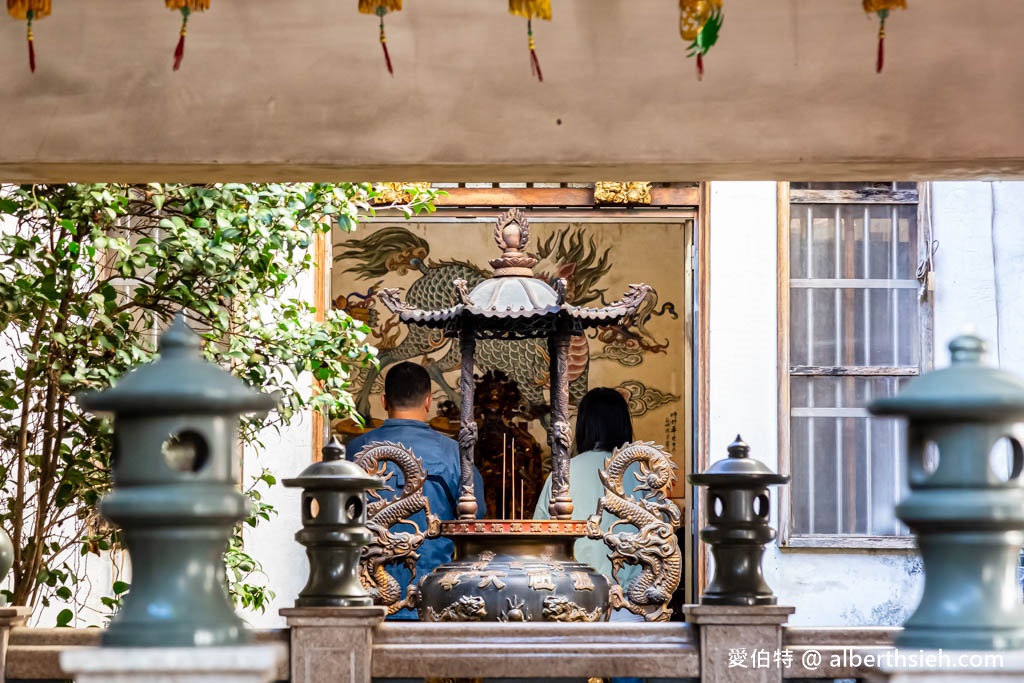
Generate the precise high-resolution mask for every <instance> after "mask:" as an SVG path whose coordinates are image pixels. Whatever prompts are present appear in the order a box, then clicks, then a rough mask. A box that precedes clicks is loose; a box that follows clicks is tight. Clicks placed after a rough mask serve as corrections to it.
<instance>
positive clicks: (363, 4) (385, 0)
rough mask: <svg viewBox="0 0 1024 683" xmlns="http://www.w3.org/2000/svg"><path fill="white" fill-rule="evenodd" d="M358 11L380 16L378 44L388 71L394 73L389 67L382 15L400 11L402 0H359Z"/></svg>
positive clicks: (389, 56)
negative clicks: (381, 49)
mask: <svg viewBox="0 0 1024 683" xmlns="http://www.w3.org/2000/svg"><path fill="white" fill-rule="evenodd" d="M359 11H360V12H362V13H363V14H376V15H377V16H378V17H380V46H381V48H383V50H384V64H386V65H387V67H388V73H389V74H391V75H392V76H394V75H395V70H394V69H392V68H391V55H390V54H388V39H387V36H386V35H385V34H384V15H385V14H387V13H388V12H401V11H402V0H359Z"/></svg>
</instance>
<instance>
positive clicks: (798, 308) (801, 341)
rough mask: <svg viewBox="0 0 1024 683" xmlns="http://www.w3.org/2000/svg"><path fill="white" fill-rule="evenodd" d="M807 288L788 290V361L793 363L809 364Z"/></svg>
mask: <svg viewBox="0 0 1024 683" xmlns="http://www.w3.org/2000/svg"><path fill="white" fill-rule="evenodd" d="M809 292H810V290H809V289H791V290H789V330H790V332H789V362H790V363H791V364H793V365H810V364H811V358H810V354H809V352H808V345H807V344H808V340H809V339H810V336H811V335H810V328H809V327H808V325H807V322H808V320H809V319H810V313H809V311H808V310H807V295H808V293H809Z"/></svg>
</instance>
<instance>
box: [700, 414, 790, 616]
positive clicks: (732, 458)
mask: <svg viewBox="0 0 1024 683" xmlns="http://www.w3.org/2000/svg"><path fill="white" fill-rule="evenodd" d="M728 451H729V457H727V458H724V459H722V460H719V461H718V462H715V463H713V464H712V465H711V467H709V468H708V469H707V470H706V471H705V472H702V473H700V474H691V475H690V476H689V479H690V483H691V484H697V485H699V486H707V487H708V494H707V507H708V525H707V526H706V527H704V528H703V529H701V530H700V539H701V540H702V541H704V542H705V543H707V544H708V545H709V546H711V555H712V556H713V557H714V558H715V571H714V575H713V576H712V577H711V581H710V583H708V587H707V588H706V589H705V590H704V592H703V593H702V594H701V596H700V604H702V605H774V604H775V603H776V598H775V594H774V593H772V589H771V588H770V587H769V586H768V583H767V582H766V581H765V580H764V573H763V572H762V570H761V560H762V559H763V558H764V549H765V544H767V543H769V542H770V541H772V540H773V539H774V538H775V529H772V528H771V526H770V525H769V524H768V511H769V509H770V505H769V498H768V487H769V486H778V485H781V484H785V483H787V482H788V481H789V476H788V475H783V474H776V473H775V472H772V471H771V470H770V469H768V466H767V465H765V464H764V463H763V462H761V461H760V460H755V459H754V458H751V457H750V446H748V445H747V444H746V443H745V442H744V441H743V439H742V438H740V435H739V434H737V435H736V440H735V441H733V442H732V443H731V444H729V448H728Z"/></svg>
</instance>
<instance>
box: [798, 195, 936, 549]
mask: <svg viewBox="0 0 1024 683" xmlns="http://www.w3.org/2000/svg"><path fill="white" fill-rule="evenodd" d="M779 206H780V217H779V218H780V220H779V273H780V282H779V313H780V316H779V326H780V329H779V344H780V349H779V360H780V363H779V367H780V382H779V385H780V392H779V393H780V409H779V413H780V414H779V425H780V439H779V442H780V462H781V463H782V464H783V466H784V467H785V466H786V465H788V468H786V471H788V472H789V473H790V474H791V475H792V481H791V483H790V485H789V487H787V489H788V490H787V489H784V493H783V496H782V497H781V500H782V515H781V519H780V522H781V524H780V526H781V528H782V535H781V539H780V540H781V542H782V544H783V545H789V546H837V545H849V546H852V547H857V546H867V547H870V546H883V547H884V546H900V545H909V542H910V541H909V538H908V536H907V533H908V532H907V529H906V527H904V526H903V525H902V524H900V522H899V520H897V519H896V517H895V513H894V508H895V505H896V503H897V501H898V500H899V499H900V498H901V497H902V491H903V490H904V488H905V482H904V481H903V479H904V474H903V470H902V462H903V459H904V451H905V443H904V442H905V439H906V434H905V427H904V426H903V425H901V424H900V423H898V422H897V421H895V420H891V419H886V418H875V417H871V416H870V415H869V414H868V412H867V410H866V408H865V405H866V404H867V403H868V402H869V401H871V400H873V399H876V398H881V397H884V396H891V395H892V394H894V393H896V392H897V391H899V389H900V387H901V386H903V385H904V384H905V383H906V382H907V381H908V380H909V379H910V378H911V377H913V376H915V375H919V374H920V373H921V370H922V367H924V366H927V365H930V362H931V332H930V329H931V304H930V292H929V290H928V287H927V286H923V285H922V283H925V284H927V282H928V281H929V278H928V272H927V271H928V268H929V266H928V264H929V263H930V259H929V258H925V259H923V260H922V258H921V253H922V252H925V253H927V250H922V249H921V245H922V244H927V243H929V242H930V240H927V239H926V238H923V237H922V232H923V231H922V227H921V226H920V225H919V221H918V189H917V186H916V184H914V183H870V184H864V183H827V184H825V183H822V184H819V183H799V184H798V183H793V184H790V185H787V184H782V185H780V201H779ZM787 214H788V215H787ZM919 263H923V265H922V266H921V267H919ZM900 537H903V538H900Z"/></svg>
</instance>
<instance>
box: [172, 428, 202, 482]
mask: <svg viewBox="0 0 1024 683" xmlns="http://www.w3.org/2000/svg"><path fill="white" fill-rule="evenodd" d="M160 452H161V453H162V454H163V456H164V462H165V463H167V466H168V467H170V468H171V469H172V470H174V471H175V472H187V473H193V474H194V473H196V472H199V471H200V470H202V469H203V468H204V467H205V466H206V464H207V462H208V461H209V458H210V449H209V446H208V445H207V442H206V439H205V438H203V436H202V435H201V434H200V433H199V432H197V431H195V430H194V429H184V430H182V431H180V432H177V433H175V434H171V435H170V436H168V437H167V440H166V441H164V443H163V445H162V446H161V447H160Z"/></svg>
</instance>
